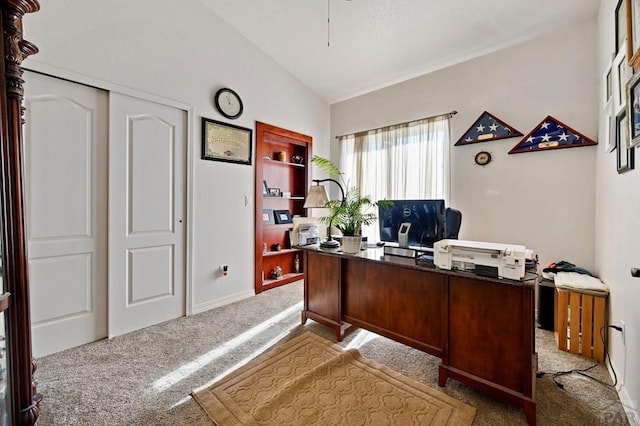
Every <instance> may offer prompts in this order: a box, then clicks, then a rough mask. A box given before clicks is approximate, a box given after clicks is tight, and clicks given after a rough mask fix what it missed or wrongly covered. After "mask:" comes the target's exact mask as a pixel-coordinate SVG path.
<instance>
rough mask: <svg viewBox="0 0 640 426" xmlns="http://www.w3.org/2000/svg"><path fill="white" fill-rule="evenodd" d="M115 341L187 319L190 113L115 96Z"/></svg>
mask: <svg viewBox="0 0 640 426" xmlns="http://www.w3.org/2000/svg"><path fill="white" fill-rule="evenodd" d="M109 117H110V120H109V123H110V125H109V165H110V166H109V336H116V335H119V334H123V333H127V332H129V331H132V330H137V329H140V328H143V327H146V326H149V325H152V324H157V323H159V322H162V321H166V320H169V319H173V318H177V317H180V316H183V315H185V247H186V245H185V229H186V225H185V223H184V218H185V212H186V199H185V196H186V190H185V188H186V179H185V174H186V173H185V170H186V154H185V153H186V146H187V144H186V140H187V139H186V135H187V113H186V112H185V111H183V110H180V109H177V108H173V107H170V106H166V105H161V104H157V103H153V102H148V101H143V100H140V99H137V98H133V97H129V96H125V95H121V94H118V93H113V92H112V93H110V98H109Z"/></svg>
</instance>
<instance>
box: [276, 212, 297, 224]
mask: <svg viewBox="0 0 640 426" xmlns="http://www.w3.org/2000/svg"><path fill="white" fill-rule="evenodd" d="M273 215H274V217H275V220H276V224H282V223H293V219H291V212H290V211H289V210H274V211H273Z"/></svg>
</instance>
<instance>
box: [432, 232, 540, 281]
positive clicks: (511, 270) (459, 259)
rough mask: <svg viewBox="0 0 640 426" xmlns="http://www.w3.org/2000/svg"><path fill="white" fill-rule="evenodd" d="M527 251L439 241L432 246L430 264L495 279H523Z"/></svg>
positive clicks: (472, 243) (468, 242)
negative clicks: (431, 262) (431, 261)
mask: <svg viewBox="0 0 640 426" xmlns="http://www.w3.org/2000/svg"><path fill="white" fill-rule="evenodd" d="M527 252H531V251H530V250H529V251H527V250H526V248H525V247H524V246H521V245H515V244H502V243H488V242H481V241H465V240H440V241H436V242H435V243H434V244H433V263H434V264H435V265H436V266H437V267H438V268H441V269H449V270H452V269H457V270H461V271H468V272H475V273H476V274H479V275H485V276H490V277H496V278H508V279H512V280H520V279H522V278H524V273H525V263H526V262H525V260H526V256H527Z"/></svg>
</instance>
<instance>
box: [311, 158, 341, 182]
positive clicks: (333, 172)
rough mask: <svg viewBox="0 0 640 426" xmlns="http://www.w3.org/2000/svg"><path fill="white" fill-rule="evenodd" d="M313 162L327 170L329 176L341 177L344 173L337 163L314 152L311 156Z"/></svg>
mask: <svg viewBox="0 0 640 426" xmlns="http://www.w3.org/2000/svg"><path fill="white" fill-rule="evenodd" d="M311 163H312V164H315V165H316V166H318V167H320V168H321V169H322V170H324V171H325V172H327V173H328V174H329V176H333V177H341V176H342V175H343V173H342V172H341V171H340V169H338V167H336V165H335V164H333V162H332V161H331V160H327V159H326V158H322V157H320V156H318V155H315V154H314V155H313V157H311Z"/></svg>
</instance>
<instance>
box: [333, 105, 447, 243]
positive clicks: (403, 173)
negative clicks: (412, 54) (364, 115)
mask: <svg viewBox="0 0 640 426" xmlns="http://www.w3.org/2000/svg"><path fill="white" fill-rule="evenodd" d="M449 147H450V141H449V115H446V116H438V117H434V118H427V119H423V120H418V121H413V122H410V123H404V124H400V125H395V126H390V127H385V128H381V129H376V130H370V131H368V132H362V133H358V134H355V135H347V136H343V137H341V138H340V170H342V171H343V172H344V173H345V177H346V180H347V183H348V185H349V186H350V187H352V186H356V187H358V188H359V189H360V193H361V194H363V195H370V196H371V197H372V198H373V199H374V200H381V199H390V200H393V199H396V200H397V199H429V198H442V199H444V200H448V197H449V181H450V173H449V169H450V167H449ZM362 235H363V236H366V237H368V238H369V239H370V240H371V241H378V240H379V235H378V224H377V223H375V224H373V225H371V226H369V227H367V228H365V229H363V230H362Z"/></svg>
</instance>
